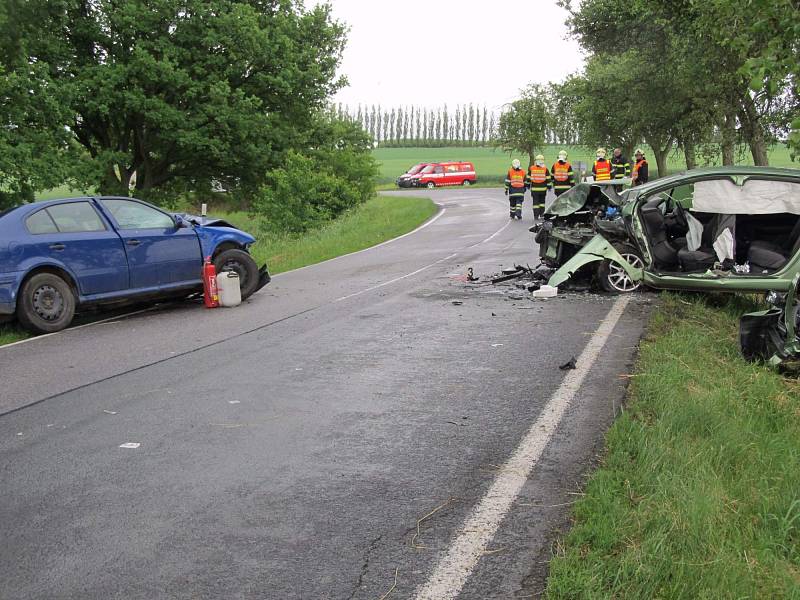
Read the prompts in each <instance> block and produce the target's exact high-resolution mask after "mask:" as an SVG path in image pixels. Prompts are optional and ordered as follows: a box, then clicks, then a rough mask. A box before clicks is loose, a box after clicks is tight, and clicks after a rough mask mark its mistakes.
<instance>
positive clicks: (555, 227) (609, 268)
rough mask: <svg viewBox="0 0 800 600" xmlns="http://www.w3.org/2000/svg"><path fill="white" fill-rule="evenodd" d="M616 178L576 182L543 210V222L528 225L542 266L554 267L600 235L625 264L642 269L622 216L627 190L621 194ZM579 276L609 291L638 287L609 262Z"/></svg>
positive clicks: (639, 258) (556, 267)
mask: <svg viewBox="0 0 800 600" xmlns="http://www.w3.org/2000/svg"><path fill="white" fill-rule="evenodd" d="M619 187H620V186H619V180H617V181H601V182H588V183H579V184H577V185H575V186H574V187H573V188H571V189H570V190H569V191H567V192H565V193H564V194H562V195H561V196H559V197H558V198H556V200H555V201H554V202H553V203H552V204H551V205H550V207H549V208H548V209H547V211H545V213H544V221H543V222H542V223H539V224H537V225H534V226H533V227H531V229H530V231H531V232H533V233H535V234H536V237H535V240H536V243H537V244H538V245H539V259H540V260H541V262H542V265H544V266H546V267H547V268H549V269H552V270H556V269H558V268H559V267H561V266H562V265H563V264H564V263H566V262H567V261H568V260H569V259H571V258H572V257H573V256H575V254H577V253H578V252H580V250H581V249H582V248H583V247H584V246H586V244H588V243H589V242H590V241H591V240H592V238H594V236H595V235H597V234H600V235H602V236H603V238H604V239H606V240H608V241H609V242H611V243H612V244H613V246H614V247H615V248H616V250H617V251H618V252H619V253H620V255H621V256H622V257H623V258H625V260H626V261H628V263H630V264H632V265H634V266H635V267H638V268H641V267H642V266H644V262H643V259H642V256H641V253H640V252H639V250H638V249H637V248H636V246H635V245H633V244H632V243H631V242H630V241H629V239H628V237H629V234H628V231H627V229H626V227H625V223H624V221H623V218H622V211H623V206H624V204H625V196H626V195H627V193H628V192H627V191H626V192H623V195H622V196H620V195H619V194H618V193H617V191H616V190H617V189H618V188H619ZM580 275H582V276H584V278H585V279H591V280H593V281H594V282H595V283H597V284H598V285H599V286H600V287H601V288H602V289H604V290H606V291H608V292H612V293H624V292H632V291H634V290H635V289H637V288H638V287H639V286H640V283H639V282H635V281H633V280H632V279H631V278H630V277H629V276H628V274H627V273H626V272H625V271H624V270H623V269H622V268H621V267H619V266H617V265H615V264H614V263H612V262H611V261H600V262H598V263H597V264H596V265H593V268H585V269H582V270H581V272H580Z"/></svg>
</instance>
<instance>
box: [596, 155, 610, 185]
mask: <svg viewBox="0 0 800 600" xmlns="http://www.w3.org/2000/svg"><path fill="white" fill-rule="evenodd" d="M592 173H594V180H595V181H609V180H610V179H611V163H610V162H608V161H607V160H606V159H605V158H600V159H598V160H596V161H594V165H592Z"/></svg>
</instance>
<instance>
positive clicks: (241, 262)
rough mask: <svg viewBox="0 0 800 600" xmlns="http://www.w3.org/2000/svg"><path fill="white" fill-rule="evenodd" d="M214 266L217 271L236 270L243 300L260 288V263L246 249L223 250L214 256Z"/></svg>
mask: <svg viewBox="0 0 800 600" xmlns="http://www.w3.org/2000/svg"><path fill="white" fill-rule="evenodd" d="M214 267H215V268H216V270H217V273H221V272H222V271H234V272H235V273H236V274H237V275H238V276H239V287H240V288H241V290H242V300H245V299H246V298H249V297H250V296H251V295H252V294H253V292H255V291H256V289H257V288H258V280H259V272H258V265H257V264H256V261H255V260H253V257H252V256H250V254H248V253H247V252H245V251H244V250H239V249H236V248H231V249H228V250H223V251H222V252H220V253H219V254H218V255H217V256H215V257H214Z"/></svg>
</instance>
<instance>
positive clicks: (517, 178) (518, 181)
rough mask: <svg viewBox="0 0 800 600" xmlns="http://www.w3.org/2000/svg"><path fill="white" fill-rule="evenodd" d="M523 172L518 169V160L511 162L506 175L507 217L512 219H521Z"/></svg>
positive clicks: (523, 192)
mask: <svg viewBox="0 0 800 600" xmlns="http://www.w3.org/2000/svg"><path fill="white" fill-rule="evenodd" d="M525 179H526V178H525V171H523V170H522V169H521V168H520V165H519V160H517V159H516V158H515V159H514V160H512V161H511V168H510V169H509V170H508V173H507V174H506V182H505V183H506V196H508V210H509V216H510V217H511V218H512V219H520V220H521V219H522V202H523V200H525V190H527V189H528V186H527V184H526V183H525Z"/></svg>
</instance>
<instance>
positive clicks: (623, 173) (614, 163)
mask: <svg viewBox="0 0 800 600" xmlns="http://www.w3.org/2000/svg"><path fill="white" fill-rule="evenodd" d="M611 168H612V172H613V174H614V179H622V178H623V177H629V176H630V174H631V163H630V162H628V159H627V158H625V157H624V156H620V157H619V158H617V157H616V156H615V157H614V158H612V159H611Z"/></svg>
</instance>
